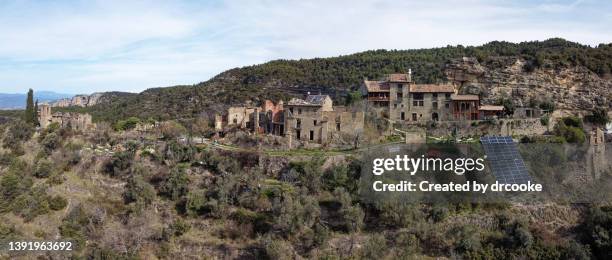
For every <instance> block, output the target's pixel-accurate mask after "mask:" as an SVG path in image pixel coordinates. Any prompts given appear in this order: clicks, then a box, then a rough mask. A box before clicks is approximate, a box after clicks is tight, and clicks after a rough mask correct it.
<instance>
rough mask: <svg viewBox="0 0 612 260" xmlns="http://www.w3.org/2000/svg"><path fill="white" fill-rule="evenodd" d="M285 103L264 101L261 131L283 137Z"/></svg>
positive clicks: (260, 124)
mask: <svg viewBox="0 0 612 260" xmlns="http://www.w3.org/2000/svg"><path fill="white" fill-rule="evenodd" d="M284 105H285V104H284V102H283V101H282V100H280V101H278V102H277V103H276V104H274V103H273V102H272V101H270V100H266V101H264V104H263V105H262V111H261V112H260V119H261V120H260V123H259V126H260V128H261V130H262V131H263V132H265V133H271V134H274V135H283V133H284V132H285V113H284Z"/></svg>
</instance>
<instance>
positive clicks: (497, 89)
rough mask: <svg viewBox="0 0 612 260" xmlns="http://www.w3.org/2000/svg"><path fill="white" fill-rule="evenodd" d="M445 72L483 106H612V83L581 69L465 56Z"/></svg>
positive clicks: (506, 58) (569, 108) (512, 59)
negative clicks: (506, 100)
mask: <svg viewBox="0 0 612 260" xmlns="http://www.w3.org/2000/svg"><path fill="white" fill-rule="evenodd" d="M444 72H445V74H446V76H447V78H448V79H449V80H450V81H451V82H453V83H454V84H456V85H457V86H458V88H459V92H460V93H461V94H477V95H480V96H481V98H482V100H483V103H495V102H497V101H498V100H500V99H501V98H511V99H512V100H513V101H514V104H515V105H516V106H529V105H530V104H534V103H536V104H537V103H540V102H553V103H554V104H555V105H556V108H557V109H564V110H573V111H586V110H591V109H593V108H594V107H596V106H598V107H607V108H610V107H612V81H610V80H609V79H603V78H601V77H599V76H598V75H597V74H595V73H593V72H592V71H590V70H589V69H587V68H585V67H582V66H572V67H565V68H561V69H551V68H536V69H532V68H530V66H529V64H528V62H526V61H525V60H523V59H521V58H517V57H499V58H492V59H490V60H489V61H487V62H486V64H481V63H480V62H478V60H477V59H476V58H469V57H464V58H462V59H456V60H452V61H451V62H449V63H448V64H447V65H446V67H445V71H444Z"/></svg>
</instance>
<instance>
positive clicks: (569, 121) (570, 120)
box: [561, 116, 582, 128]
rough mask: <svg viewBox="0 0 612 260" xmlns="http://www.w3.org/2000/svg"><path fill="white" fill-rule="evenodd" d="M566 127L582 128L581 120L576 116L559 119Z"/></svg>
mask: <svg viewBox="0 0 612 260" xmlns="http://www.w3.org/2000/svg"><path fill="white" fill-rule="evenodd" d="M561 120H562V121H563V123H564V124H565V125H566V126H572V127H578V128H582V120H580V118H578V117H576V116H567V117H564V118H562V119H561Z"/></svg>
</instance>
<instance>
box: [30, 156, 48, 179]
mask: <svg viewBox="0 0 612 260" xmlns="http://www.w3.org/2000/svg"><path fill="white" fill-rule="evenodd" d="M52 172H53V164H52V163H51V161H49V160H46V159H42V160H39V161H38V162H37V163H36V168H35V169H34V176H36V177H38V178H47V177H49V176H50V175H51V173H52Z"/></svg>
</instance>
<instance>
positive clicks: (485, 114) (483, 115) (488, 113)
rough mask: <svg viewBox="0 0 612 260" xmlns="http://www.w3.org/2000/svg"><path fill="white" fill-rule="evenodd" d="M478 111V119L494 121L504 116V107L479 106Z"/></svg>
mask: <svg viewBox="0 0 612 260" xmlns="http://www.w3.org/2000/svg"><path fill="white" fill-rule="evenodd" d="M478 111H479V113H480V115H479V117H480V119H495V118H500V117H502V116H503V115H504V106H493V105H481V106H480V107H479V108H478Z"/></svg>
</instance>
